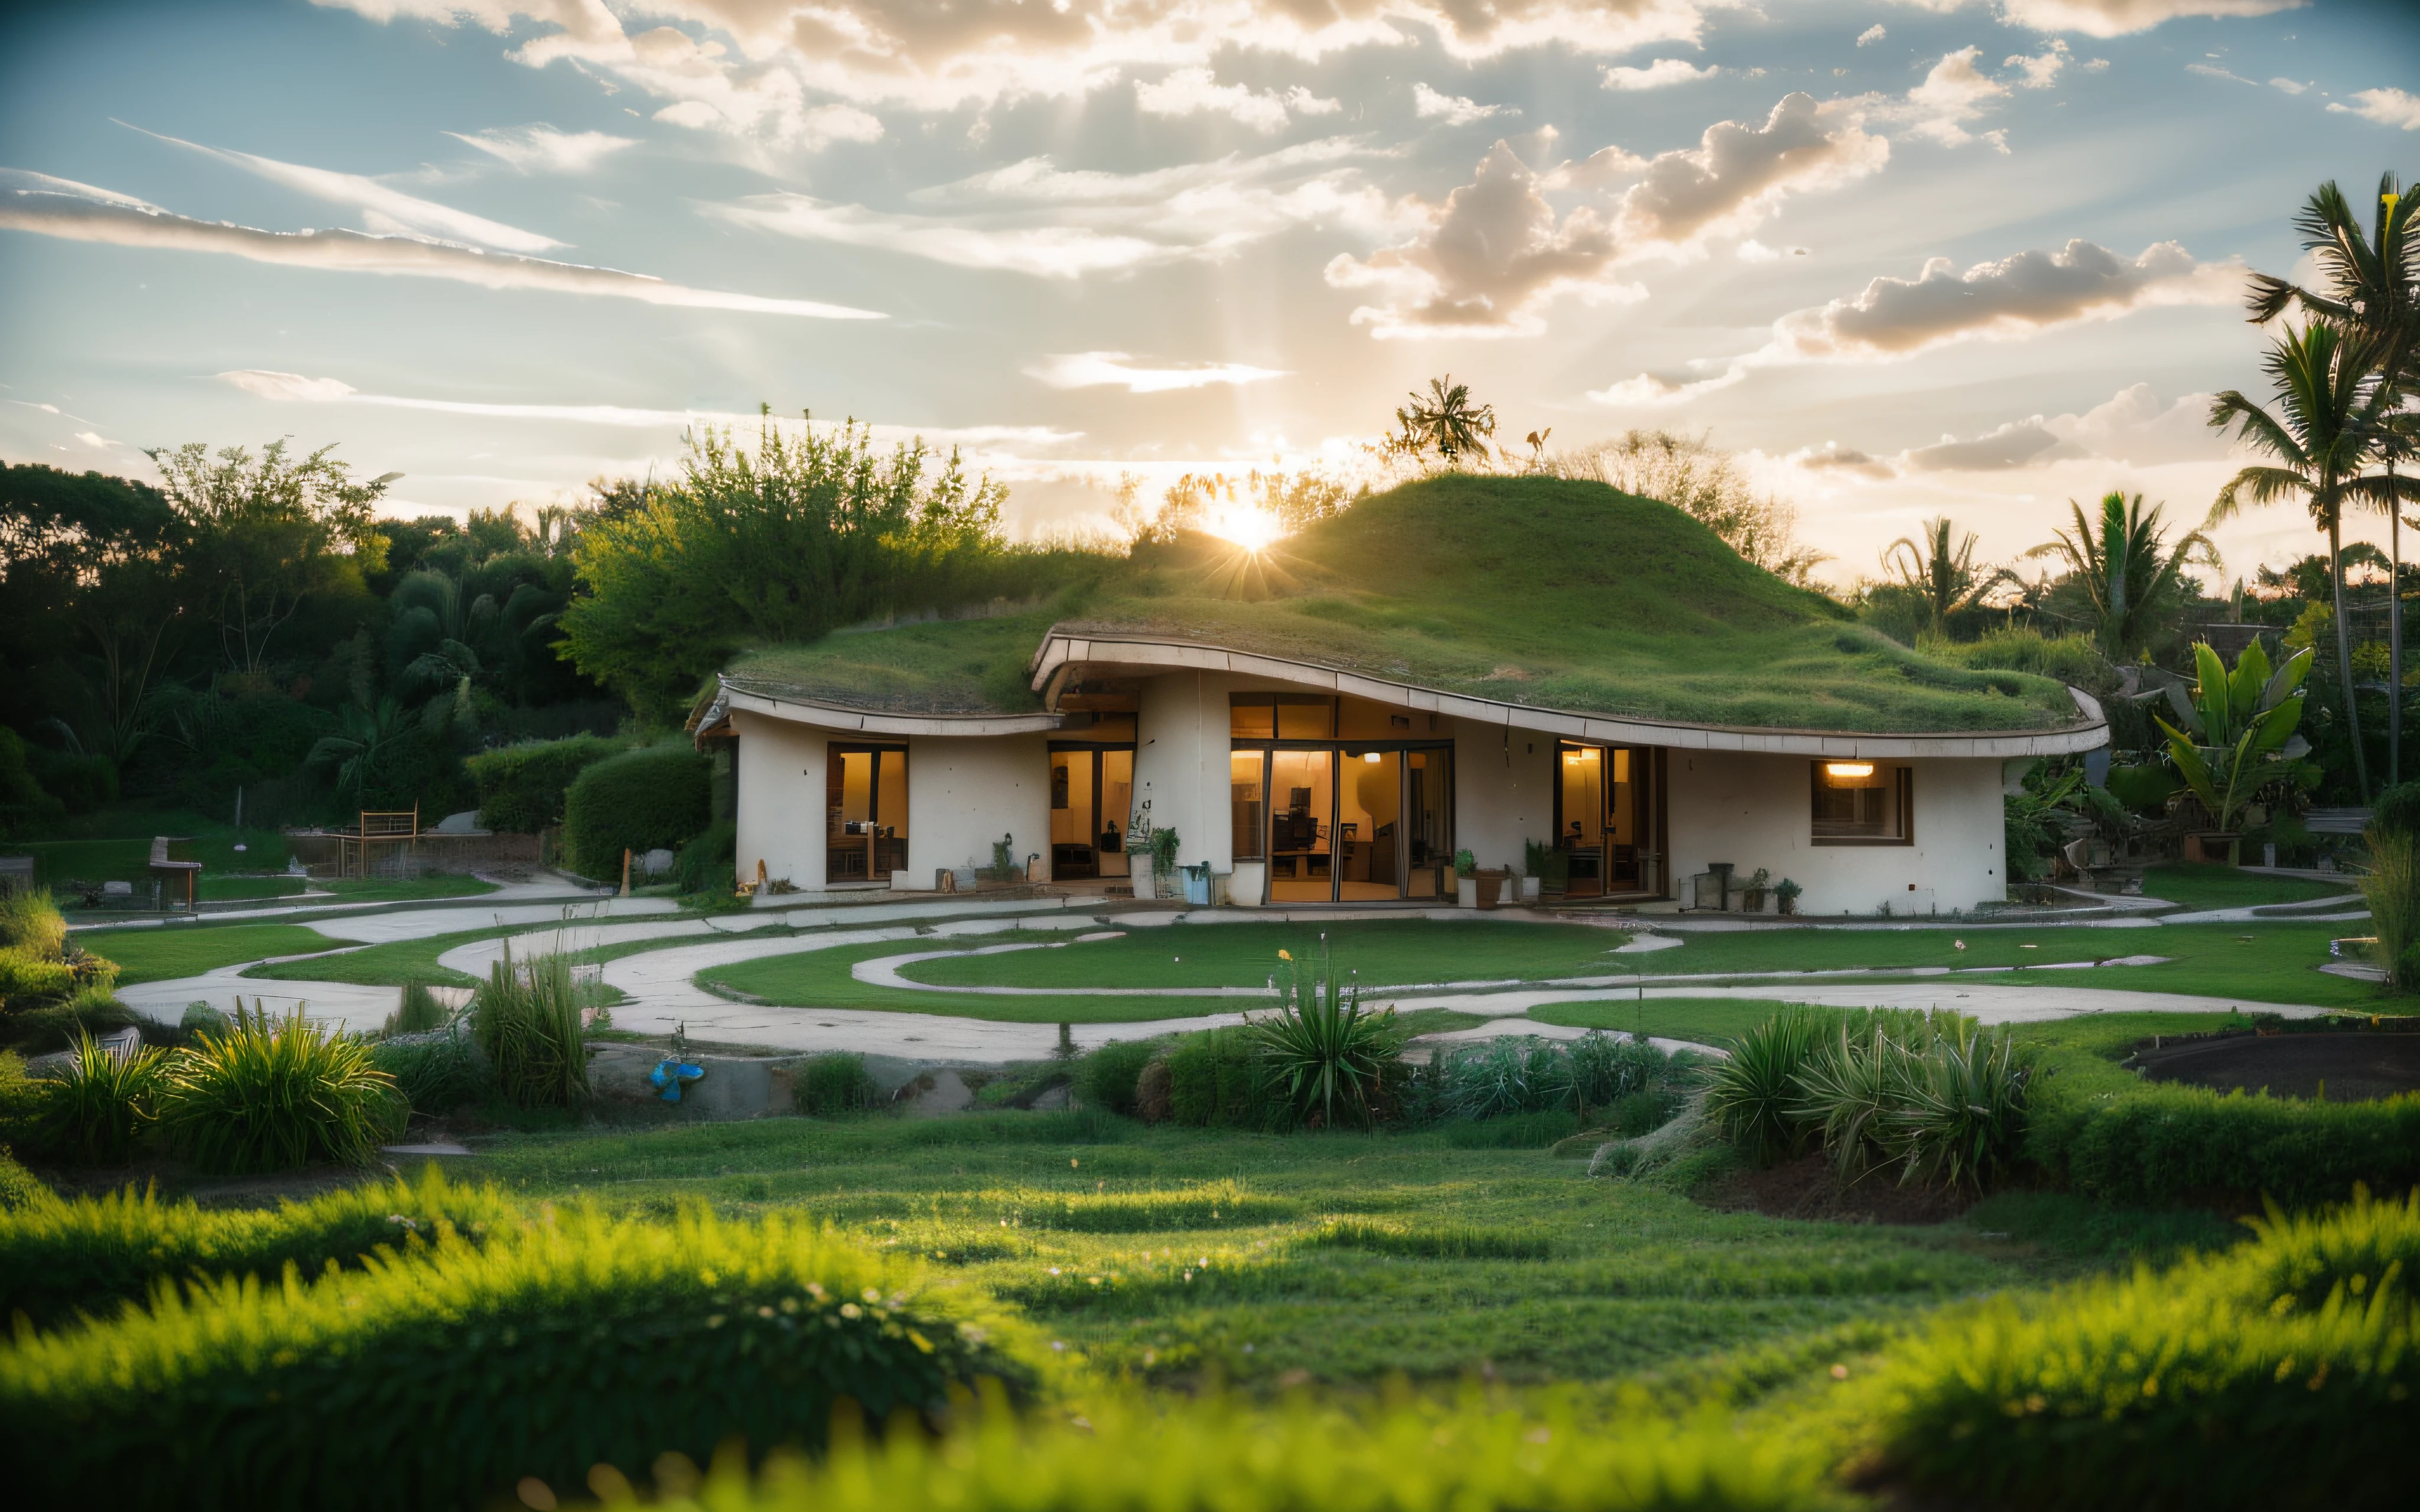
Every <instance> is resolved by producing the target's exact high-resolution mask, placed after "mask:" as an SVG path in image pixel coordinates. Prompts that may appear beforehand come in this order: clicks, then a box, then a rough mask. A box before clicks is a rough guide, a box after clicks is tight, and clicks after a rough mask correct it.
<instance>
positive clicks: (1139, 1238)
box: [458, 1113, 2174, 1386]
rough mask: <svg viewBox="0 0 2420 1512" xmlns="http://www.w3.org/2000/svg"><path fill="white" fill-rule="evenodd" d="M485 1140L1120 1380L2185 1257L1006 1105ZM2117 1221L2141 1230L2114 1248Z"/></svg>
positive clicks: (1563, 1369) (2156, 1234)
mask: <svg viewBox="0 0 2420 1512" xmlns="http://www.w3.org/2000/svg"><path fill="white" fill-rule="evenodd" d="M480 1151H481V1152H480V1154H479V1155H478V1156H477V1157H475V1158H474V1159H473V1160H470V1161H465V1162H462V1163H460V1164H459V1166H458V1169H459V1170H460V1171H461V1172H463V1173H465V1174H468V1173H470V1172H473V1171H475V1172H476V1173H478V1174H479V1175H481V1176H484V1177H491V1178H493V1179H495V1180H499V1181H501V1182H503V1183H504V1184H505V1185H506V1186H508V1187H510V1188H511V1189H513V1190H514V1191H516V1192H518V1193H520V1194H522V1195H525V1196H533V1197H557V1198H560V1197H569V1196H582V1197H595V1198H597V1199H598V1200H600V1201H602V1202H604V1203H605V1204H606V1205H607V1206H608V1207H609V1208H614V1209H620V1210H625V1211H647V1212H669V1211H672V1208H673V1206H674V1204H675V1203H676V1202H677V1201H678V1200H679V1199H680V1198H682V1197H684V1196H704V1197H706V1198H707V1199H709V1200H710V1201H712V1202H714V1203H715V1204H716V1205H717V1206H718V1207H719V1208H721V1209H724V1210H726V1211H734V1212H746V1211H758V1210H765V1209H776V1208H803V1209H804V1210H806V1211H808V1212H810V1213H813V1214H815V1215H816V1216H818V1217H822V1218H828V1219H830V1220H831V1221H832V1222H834V1223H836V1224H837V1225H839V1226H840V1227H841V1228H842V1229H843V1230H844V1232H846V1233H849V1234H852V1235H856V1236H859V1237H861V1238H865V1239H869V1240H871V1241H872V1242H875V1243H876V1244H877V1245H879V1246H881V1247H883V1248H885V1249H889V1250H892V1251H896V1252H900V1253H903V1254H910V1255H920V1256H922V1257H923V1258H925V1259H926V1260H927V1261H928V1262H930V1263H932V1264H935V1265H938V1266H943V1267H947V1268H950V1269H952V1270H954V1271H958V1272H961V1273H964V1274H965V1275H966V1276H967V1277H968V1278H969V1279H970V1280H971V1281H974V1282H977V1283H979V1284H981V1285H984V1286H986V1287H989V1288H993V1289H995V1290H996V1291H997V1292H998V1293H999V1294H1001V1295H1002V1296H1004V1297H1006V1298H1008V1299H1010V1300H1012V1301H1015V1302H1016V1303H1018V1304H1022V1305H1023V1306H1025V1307H1026V1308H1027V1309H1029V1310H1030V1312H1031V1314H1032V1317H1033V1319H1034V1320H1035V1321H1036V1322H1037V1323H1038V1324H1039V1325H1041V1326H1042V1327H1043V1328H1044V1329H1046V1330H1047V1332H1048V1334H1049V1336H1051V1337H1053V1338H1059V1339H1064V1340H1066V1341H1068V1342H1069V1343H1070V1344H1071V1345H1073V1346H1074V1347H1076V1348H1077V1349H1079V1350H1085V1351H1087V1352H1089V1353H1090V1354H1091V1356H1092V1357H1093V1358H1094V1360H1095V1361H1096V1362H1098V1363H1100V1364H1102V1365H1107V1366H1109V1368H1111V1369H1113V1370H1130V1371H1132V1372H1134V1373H1135V1374H1136V1375H1138V1376H1140V1377H1141V1378H1143V1379H1145V1380H1164V1379H1169V1378H1171V1377H1172V1378H1176V1379H1179V1380H1190V1379H1194V1378H1196V1377H1200V1376H1204V1375H1220V1376H1223V1377H1224V1378H1225V1379H1228V1380H1230V1381H1242V1382H1246V1383H1258V1384H1259V1385H1262V1386H1268V1385H1273V1384H1276V1383H1278V1382H1280V1381H1283V1380H1286V1379H1290V1378H1288V1376H1287V1372H1289V1371H1294V1370H1301V1371H1305V1372H1308V1374H1309V1375H1310V1376H1311V1378H1313V1379H1316V1380H1320V1381H1330V1382H1358V1383H1372V1384H1374V1383H1376V1382H1378V1381H1383V1380H1384V1379H1386V1378H1387V1377H1388V1375H1390V1374H1394V1373H1398V1372H1400V1373H1403V1374H1405V1375H1408V1376H1410V1377H1413V1378H1414V1379H1417V1380H1429V1381H1455V1380H1458V1379H1461V1378H1462V1377H1464V1376H1465V1375H1466V1374H1468V1373H1470V1372H1473V1371H1476V1370H1478V1369H1480V1368H1481V1366H1482V1365H1484V1366H1486V1367H1488V1368H1490V1369H1492V1370H1493V1371H1495V1372H1496V1373H1497V1374H1498V1375H1499V1376H1500V1377H1502V1378H1504V1379H1507V1380H1510V1381H1545V1380H1549V1379H1556V1380H1567V1381H1603V1380H1608V1379H1612V1378H1616V1377H1620V1376H1623V1375H1626V1374H1629V1373H1631V1372H1635V1371H1639V1370H1645V1369H1652V1368H1659V1367H1668V1366H1675V1365H1678V1364H1680V1363H1682V1362H1684V1361H1687V1360H1690V1359H1693V1358H1696V1357H1699V1356H1702V1355H1705V1354H1707V1353H1709V1352H1716V1353H1720V1352H1725V1351H1735V1350H1750V1349H1756V1348H1761V1347H1764V1346H1766V1345H1770V1344H1774V1343H1776V1342H1777V1341H1787V1340H1792V1339H1801V1340H1803V1339H1807V1338H1810V1337H1816V1336H1820V1335H1823V1334H1824V1333H1825V1332H1826V1331H1829V1330H1834V1329H1839V1328H1844V1327H1856V1326H1876V1325H1889V1324H1894V1323H1896V1322H1897V1321H1898V1320H1900V1319H1906V1318H1908V1317H1910V1316H1912V1315H1913V1314H1914V1313H1916V1311H1918V1310H1920V1309H1922V1308H1925V1307H1928V1306H1931V1305H1932V1304H1937V1303H1939V1302H1942V1301H1946V1300H1948V1299H1949V1298H1952V1297H1956V1296H1962V1295H1967V1294H1970V1293H1972V1292H1976V1291H1985V1290H1992V1289H1995V1288H2005V1287H2012V1286H2024V1285H2026V1284H2028V1283H2029V1282H2031V1281H2033V1280H2035V1279H2037V1278H2040V1277H2045V1276H2055V1275H2066V1274H2071V1273H2076V1272H2078V1271H2080V1270H2089V1269H2093V1268H2095V1267H2100V1266H2123V1265H2124V1264H2125V1263H2126V1260H2127V1257H2128V1256H2129V1255H2131V1254H2132V1253H2133V1252H2134V1251H2135V1249H2137V1248H2141V1249H2146V1250H2149V1249H2155V1248H2160V1247H2163V1246H2167V1245H2170V1244H2172V1243H2173V1241H2174V1234H2173V1226H2170V1225H2168V1224H2167V1223H2166V1221H2165V1220H2164V1219H2160V1218H2158V1217H2156V1216H2154V1215H2128V1214H2124V1213H2115V1214H2112V1215H2110V1216H2109V1217H2108V1218H2107V1219H2106V1221H2105V1222H2104V1223H2103V1224H2102V1227H2098V1228H2094V1227H2091V1226H2090V1225H2089V1224H2087V1223H2086V1222H2085V1221H2084V1220H2081V1219H2077V1218H2073V1217H2071V1216H2066V1215H2063V1213H2062V1211H2061V1210H2060V1204H2062V1203H2065V1202H2067V1201H2068V1199H2065V1198H2061V1197H2058V1196H2055V1195H2044V1196H2042V1198H2041V1203H2042V1205H2043V1206H2042V1207H2041V1209H2040V1211H2036V1212H2034V1213H2033V1214H2032V1215H2031V1217H2030V1220H2029V1227H2028V1230H2027V1234H2026V1237H2025V1239H2024V1241H2023V1242H2008V1241H2005V1240H1996V1239H1994V1240H1985V1239H1982V1238H1980V1237H1978V1234H1977V1233H1976V1232H1975V1231H1974V1230H1972V1229H1971V1228H1969V1227H1963V1226H1955V1225H1953V1226H1947V1227H1942V1228H1938V1229H1931V1230H1927V1229H1909V1228H1891V1227H1874V1226H1869V1225H1832V1224H1804V1223H1792V1222H1788V1221H1784V1220H1777V1219H1769V1218H1762V1217H1758V1216H1755V1215H1752V1214H1742V1213H1727V1212H1716V1211H1711V1210H1708V1209H1705V1208H1701V1207H1699V1206H1697V1205H1695V1204H1693V1203H1691V1202H1689V1201H1687V1200H1686V1199H1684V1198H1683V1197H1680V1196H1673V1195H1671V1194H1669V1193H1667V1192H1662V1191H1656V1190H1652V1189H1649V1188H1645V1187H1641V1186H1637V1185H1633V1184H1630V1183H1620V1182H1607V1181H1603V1180H1589V1179H1588V1178H1587V1177H1586V1175H1585V1174H1584V1163H1581V1162H1571V1161H1551V1160H1549V1159H1547V1158H1546V1157H1545V1156H1544V1153H1543V1152H1542V1151H1538V1150H1529V1149H1458V1148H1456V1147H1455V1145H1454V1144H1453V1142H1452V1141H1451V1139H1450V1137H1449V1136H1448V1135H1447V1134H1442V1133H1428V1134H1388V1135H1380V1136H1376V1137H1372V1136H1367V1135H1349V1134H1334V1135H1295V1136H1287V1137H1277V1136H1268V1135H1258V1134H1238V1133H1232V1132H1214V1131H1203V1130H1182V1131H1180V1130H1176V1129H1172V1128H1166V1127H1158V1128H1145V1127H1143V1126H1141V1125H1139V1124H1134V1123H1129V1122H1126V1121H1124V1120H1120V1119H1108V1118H1103V1117H1099V1116H1089V1115H1082V1114H1013V1113H1004V1114H985V1115H976V1116H970V1117H967V1118H959V1119H940V1120H929V1121H907V1120H899V1119H852V1120H845V1121H837V1122H825V1121H819V1120H805V1119H764V1120H758V1121H755V1122H750V1123H724V1124H708V1125H686V1126H679V1127H675V1128H669V1129H663V1130H658V1131H651V1132H647V1133H635V1134H633V1133H612V1134H519V1135H506V1136H500V1137H497V1138H494V1139H490V1140H485V1141H482V1142H481V1144H480ZM1238 1198H1241V1199H1243V1200H1244V1201H1245V1203H1246V1208H1245V1211H1243V1212H1242V1213H1241V1214H1240V1215H1238V1213H1237V1212H1236V1211H1235V1210H1234V1206H1233V1205H1234V1204H1235V1203H1236V1201H1237V1199H1238ZM1255 1209H1257V1210H1258V1211H1254V1210H1255ZM1214 1210H1215V1211H1217V1212H1218V1217H1217V1218H1216V1219H1213V1218H1212V1217H1211V1216H1210V1213H1211V1211H1214ZM1188 1213H1189V1215H1188ZM1171 1223H1173V1224H1187V1223H1190V1224H1193V1225H1195V1226H1196V1227H1173V1228H1171V1227H1170V1225H1171ZM2135 1228H2139V1229H2141V1230H2142V1231H2143V1232H2144V1233H2146V1234H2147V1235H2149V1236H2150V1237H2149V1239H2148V1240H2147V1241H2146V1242H2144V1243H2142V1244H2140V1245H2130V1244H2129V1242H2128V1235H2129V1233H2130V1232H2132V1231H2133V1229H2135Z"/></svg>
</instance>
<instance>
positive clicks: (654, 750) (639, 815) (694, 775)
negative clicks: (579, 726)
mask: <svg viewBox="0 0 2420 1512" xmlns="http://www.w3.org/2000/svg"><path fill="white" fill-rule="evenodd" d="M709 771H710V764H709V763H708V762H707V760H706V757H704V756H702V755H700V754H698V753H697V752H696V751H694V750H691V749H690V748H688V747H686V746H652V747H649V748H646V749H644V750H628V751H624V752H623V753H622V754H620V755H618V756H612V757H608V758H607V759H605V760H604V761H601V762H598V763H597V764H595V765H593V766H590V767H588V768H586V769H585V770H583V771H582V773H581V774H580V775H579V777H577V778H576V779H573V780H572V783H571V791H570V794H569V795H568V796H566V798H565V800H564V805H563V838H564V841H565V845H566V849H567V851H568V852H569V856H568V859H569V861H570V864H571V868H572V870H573V871H575V872H580V873H581V874H582V875H583V876H592V877H598V878H606V877H618V876H620V875H621V872H622V852H623V851H625V850H629V851H632V852H636V853H644V852H646V851H650V850H654V849H656V848H657V847H659V846H663V847H667V848H669V847H671V846H675V845H678V844H679V843H680V842H681V841H685V840H688V839H689V838H690V836H692V835H695V834H696V833H698V832H699V831H700V830H702V829H704V828H706V825H707V824H708V822H709V821H710V820H711V819H712V817H713V814H712V811H711V810H712V800H711V797H710V795H709V787H708V780H707V779H708V773H709Z"/></svg>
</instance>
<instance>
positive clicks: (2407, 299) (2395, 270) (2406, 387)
mask: <svg viewBox="0 0 2420 1512" xmlns="http://www.w3.org/2000/svg"><path fill="white" fill-rule="evenodd" d="M2412 208H2413V207H2412V204H2411V203H2410V201H2409V200H2408V199H2407V198H2406V197H2405V196H2404V194H2403V193H2402V185H2401V182H2400V181H2399V180H2398V179H2397V177H2396V176H2395V175H2393V174H2391V173H2390V174H2385V175H2382V176H2381V177H2380V178H2379V181H2378V208H2377V213H2376V215H2375V217H2374V218H2373V227H2372V229H2371V231H2370V232H2369V233H2368V234H2367V235H2365V234H2364V232H2363V229H2362V224H2361V223H2362V216H2361V214H2360V212H2359V211H2358V210H2357V209H2355V208H2354V207H2353V205H2352V203H2351V201H2350V200H2349V199H2347V198H2346V196H2345V193H2344V191H2342V190H2340V189H2338V188H2337V187H2336V186H2335V182H2334V181H2333V180H2331V181H2329V182H2327V183H2324V184H2321V185H2320V186H2319V190H2318V191H2317V192H2316V193H2313V194H2312V195H2311V197H2310V198H2309V199H2308V200H2307V201H2305V202H2304V206H2303V209H2302V212H2301V213H2300V214H2298V215H2297V216H2295V217H2294V229H2295V230H2297V231H2299V232H2300V233H2302V238H2303V248H2304V251H2305V252H2308V253H2309V254H2311V259H2312V261H2313V262H2314V263H2315V264H2316V265H2317V266H2318V268H2319V275H2320V277H2319V288H2317V289H2316V290H2315V289H2310V288H2305V287H2304V286H2303V285H2299V284H2294V283H2290V282H2288V281H2287V280H2285V279H2282V278H2276V277H2273V276H2272V275H2270V274H2267V273H2255V274H2253V275H2252V292H2251V297H2250V304H2251V309H2252V319H2253V321H2254V323H2255V324H2257V325H2267V324H2268V323H2269V322H2270V321H2272V320H2274V319H2276V318H2278V317H2279V316H2283V315H2284V314H2285V313H2286V312H2287V311H2288V309H2299V310H2301V311H2302V312H2303V314H2304V316H2306V317H2308V318H2309V319H2312V320H2315V321H2319V322H2320V323H2322V324H2326V325H2331V326H2334V327H2335V328H2336V329H2337V330H2339V331H2343V332H2347V333H2349V334H2355V335H2358V336H2360V337H2362V338H2363V339H2364V340H2365V341H2366V343H2367V344H2368V345H2369V347H2370V349H2371V350H2372V352H2373V354H2374V361H2375V363H2376V364H2377V375H2378V379H2377V380H2378V383H2379V386H2380V387H2381V389H2382V390H2384V391H2385V392H2384V393H2382V394H2381V400H2382V403H2381V406H2380V409H2379V411H2378V422H2377V423H2378V425H2379V435H2378V437H2377V438H2376V444H2375V446H2374V447H2373V451H2374V452H2375V453H2376V455H2377V458H2378V460H2380V461H2381V462H2383V463H2384V464H2385V465H2386V472H2385V480H2386V489H2385V499H2384V507H2385V509H2386V519H2387V541H2388V560H2389V563H2390V566H2389V572H2390V576H2389V578H2388V581H2389V583H2390V584H2392V585H2393V588H2394V591H2393V592H2392V593H2391V594H2389V595H2388V600H2387V602H2388V612H2387V627H2386V628H2387V642H2388V644H2387V656H2388V664H2387V671H2388V675H2387V680H2386V681H2387V692H2386V709H2387V714H2386V729H2387V771H2388V780H2389V781H2391V782H2399V781H2401V780H2402V765H2403V594H2402V580H2403V529H2402V527H2403V523H2404V521H2403V512H2402V501H2403V500H2404V499H2406V498H2409V497H2410V496H2411V488H2410V485H2411V481H2412V480H2411V479H2410V478H2408V477H2406V478H2404V479H2403V480H2402V483H2401V486H2398V484H2397V465H2398V464H2402V463H2408V462H2409V461H2410V460H2411V458H2412V454H2413V452H2414V451H2415V450H2420V448H2415V446H2414V437H2413V434H2412V428H2413V427H2412V417H2411V416H2410V415H2409V414H2407V413H2406V412H2405V409H2404V404H2405V400H2406V399H2407V398H2408V396H2409V395H2410V394H2411V393H2412V390H2413V388H2414V385H2415V383H2420V372H2415V365H2420V241H2415V240H2414V239H2413V237H2412Z"/></svg>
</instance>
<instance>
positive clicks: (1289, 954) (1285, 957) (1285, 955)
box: [1278, 950, 1294, 961]
mask: <svg viewBox="0 0 2420 1512" xmlns="http://www.w3.org/2000/svg"><path fill="white" fill-rule="evenodd" d="M1278 959H1279V960H1280V961H1291V960H1293V959H1294V952H1293V951H1291V950H1280V951H1279V952H1278Z"/></svg>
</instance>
